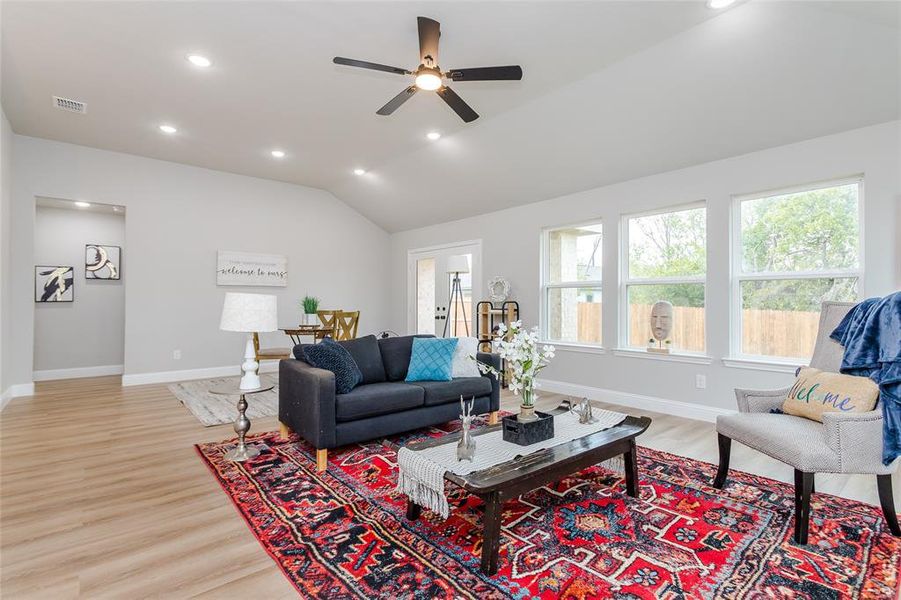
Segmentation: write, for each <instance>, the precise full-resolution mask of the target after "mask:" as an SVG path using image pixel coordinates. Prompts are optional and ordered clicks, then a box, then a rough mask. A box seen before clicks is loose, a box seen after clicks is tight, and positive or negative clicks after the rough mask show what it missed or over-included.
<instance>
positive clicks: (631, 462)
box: [623, 439, 638, 498]
mask: <svg viewBox="0 0 901 600" xmlns="http://www.w3.org/2000/svg"><path fill="white" fill-rule="evenodd" d="M623 463H624V464H623V466H624V467H625V470H626V493H627V494H629V495H630V496H632V497H633V498H638V451H637V448H636V446H635V440H634V439H632V440H629V450H628V451H626V453H625V454H623Z"/></svg>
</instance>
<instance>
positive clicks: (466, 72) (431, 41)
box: [334, 17, 522, 123]
mask: <svg viewBox="0 0 901 600" xmlns="http://www.w3.org/2000/svg"><path fill="white" fill-rule="evenodd" d="M416 20H417V22H418V24H419V67H418V68H417V69H416V70H415V71H408V70H406V69H401V68H400V67H389V66H388V65H380V64H378V63H372V62H367V61H365V60H354V59H352V58H343V57H341V56H336V57H335V58H334V62H335V64H338V65H346V66H348V67H361V68H363V69H373V70H375V71H385V72H386V73H396V74H397V75H414V76H415V79H414V80H413V85H411V86H410V87H408V88H407V89H405V90H404V91H402V92H401V93H399V94H398V95H397V96H395V97H394V98H392V99H391V100H390V101H389V102H388V104H386V105H385V106H383V107H381V108H380V109H378V110H377V111H376V114H378V115H383V116H386V115H390V114H391V113H393V112H394V111H395V110H397V109H398V108H399V107H400V105H401V104H403V103H404V102H406V101H407V100H409V99H410V98H412V97H413V95H414V94H416V92H418V91H419V90H422V91H424V92H435V93H436V94H438V95H439V96H440V97H441V99H442V100H444V101H445V102H446V103H447V105H448V106H450V107H451V108H452V109H453V111H454V112H455V113H457V115H459V116H460V118H461V119H463V120H464V121H465V122H467V123H470V122H472V121H475V120H476V119H478V118H479V114H478V113H477V112H476V111H474V110H473V109H472V107H471V106H469V105H468V104H466V102H464V101H463V98H461V97H460V96H458V95H457V93H456V92H454V90H452V89H450V88H449V87H448V86H446V85H444V80H445V79H450V80H451V81H500V80H519V79H522V68H521V67H519V66H508V67H475V68H471V69H451V70H450V71H444V72H442V71H441V68H440V67H439V66H438V38H440V37H441V24H440V23H438V21H435V20H433V19H429V18H428V17H417V18H416Z"/></svg>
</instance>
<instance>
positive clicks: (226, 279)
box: [216, 250, 288, 287]
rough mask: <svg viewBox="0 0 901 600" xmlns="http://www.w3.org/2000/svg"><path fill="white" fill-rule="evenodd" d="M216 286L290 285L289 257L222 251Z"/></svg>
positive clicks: (218, 261)
mask: <svg viewBox="0 0 901 600" xmlns="http://www.w3.org/2000/svg"><path fill="white" fill-rule="evenodd" d="M216 285H251V286H252V285H269V286H278V287H285V286H287V285H288V257H287V256H283V255H281V254H251V253H249V252H233V251H231V250H220V251H219V257H218V260H217V263H216Z"/></svg>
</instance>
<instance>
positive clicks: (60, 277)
mask: <svg viewBox="0 0 901 600" xmlns="http://www.w3.org/2000/svg"><path fill="white" fill-rule="evenodd" d="M73 300H75V267H42V266H36V267H35V268H34V301H35V302H72V301H73Z"/></svg>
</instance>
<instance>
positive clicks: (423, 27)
mask: <svg viewBox="0 0 901 600" xmlns="http://www.w3.org/2000/svg"><path fill="white" fill-rule="evenodd" d="M416 22H417V24H418V25H419V60H420V62H421V63H422V64H424V65H425V66H427V67H433V68H434V67H437V66H438V38H440V37H441V24H440V23H439V22H438V21H435V20H433V19H430V18H428V17H416Z"/></svg>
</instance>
